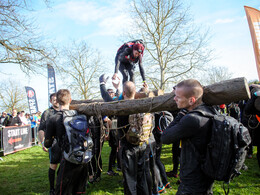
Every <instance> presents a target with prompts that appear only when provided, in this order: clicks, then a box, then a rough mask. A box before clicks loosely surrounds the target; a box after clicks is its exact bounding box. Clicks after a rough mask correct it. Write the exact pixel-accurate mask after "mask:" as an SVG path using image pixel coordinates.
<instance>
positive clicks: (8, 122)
mask: <svg viewBox="0 0 260 195" xmlns="http://www.w3.org/2000/svg"><path fill="white" fill-rule="evenodd" d="M21 125H22V121H21V119H20V118H19V117H18V116H17V110H16V109H13V111H12V115H11V116H8V117H6V118H5V120H4V123H3V126H21Z"/></svg>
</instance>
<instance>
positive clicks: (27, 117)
mask: <svg viewBox="0 0 260 195" xmlns="http://www.w3.org/2000/svg"><path fill="white" fill-rule="evenodd" d="M40 121H41V112H40V111H38V112H37V113H33V114H29V113H25V111H23V110H22V111H19V112H17V110H16V109H13V110H12V113H11V114H10V113H7V112H5V111H4V112H2V115H1V116H0V125H1V127H10V126H23V125H30V126H31V134H32V142H35V138H36V136H37V127H38V126H39V124H40Z"/></svg>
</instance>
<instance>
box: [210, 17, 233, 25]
mask: <svg viewBox="0 0 260 195" xmlns="http://www.w3.org/2000/svg"><path fill="white" fill-rule="evenodd" d="M234 21H235V20H234V19H230V18H226V19H217V20H216V21H215V24H227V23H232V22H234Z"/></svg>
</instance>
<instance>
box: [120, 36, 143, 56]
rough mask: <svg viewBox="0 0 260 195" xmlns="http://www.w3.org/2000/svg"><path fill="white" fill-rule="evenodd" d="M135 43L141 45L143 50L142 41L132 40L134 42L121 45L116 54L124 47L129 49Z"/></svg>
mask: <svg viewBox="0 0 260 195" xmlns="http://www.w3.org/2000/svg"><path fill="white" fill-rule="evenodd" d="M135 43H141V44H142V45H143V46H144V48H145V45H144V41H143V40H142V39H137V40H134V41H129V42H127V43H124V44H123V45H121V47H119V49H118V50H117V52H118V51H120V50H121V49H123V48H125V47H128V48H131V47H133V45H134V44H135ZM142 55H143V53H142Z"/></svg>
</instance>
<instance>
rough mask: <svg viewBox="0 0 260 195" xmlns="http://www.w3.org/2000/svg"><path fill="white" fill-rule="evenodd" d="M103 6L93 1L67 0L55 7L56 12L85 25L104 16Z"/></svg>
mask: <svg viewBox="0 0 260 195" xmlns="http://www.w3.org/2000/svg"><path fill="white" fill-rule="evenodd" d="M104 9H105V8H104V7H100V6H99V5H98V4H96V3H94V2H85V1H69V2H66V3H64V4H60V5H58V6H56V7H55V10H56V11H57V14H58V15H60V16H65V17H66V18H69V19H71V20H74V21H75V22H77V23H78V22H80V23H81V24H84V25H87V24H89V23H90V22H95V21H97V20H100V19H102V17H104V15H103V13H104Z"/></svg>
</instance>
